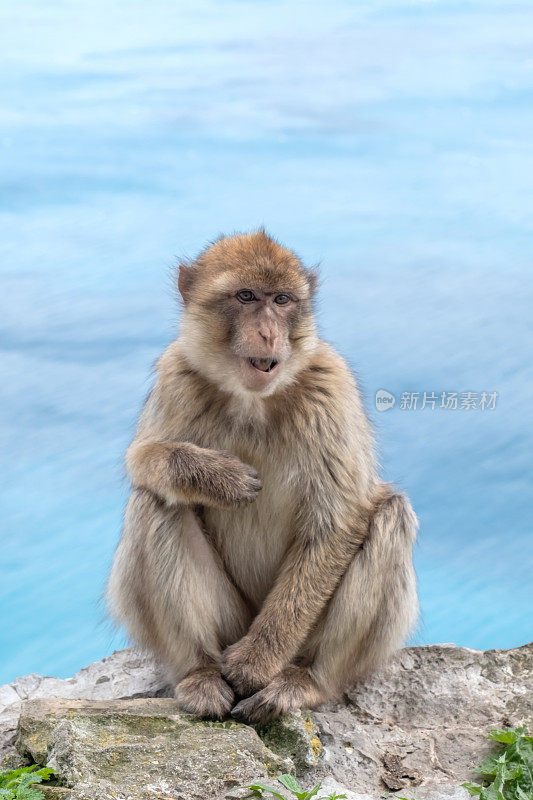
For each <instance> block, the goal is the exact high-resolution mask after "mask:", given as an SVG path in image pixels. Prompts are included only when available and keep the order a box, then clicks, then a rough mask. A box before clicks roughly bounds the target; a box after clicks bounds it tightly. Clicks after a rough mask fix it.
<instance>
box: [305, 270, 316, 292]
mask: <svg viewBox="0 0 533 800" xmlns="http://www.w3.org/2000/svg"><path fill="white" fill-rule="evenodd" d="M306 273H307V280H308V282H309V290H310V292H311V297H313V295H314V294H315V292H316V290H317V289H318V281H319V275H318V267H313V269H307V270H306Z"/></svg>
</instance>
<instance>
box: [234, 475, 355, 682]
mask: <svg viewBox="0 0 533 800" xmlns="http://www.w3.org/2000/svg"><path fill="white" fill-rule="evenodd" d="M323 477H324V483H322V485H321V486H320V487H319V486H315V487H312V486H310V487H309V489H310V491H309V494H308V497H307V498H306V501H305V503H304V504H303V510H302V511H301V513H300V514H299V518H298V520H297V530H296V537H295V539H294V542H293V544H292V546H291V548H290V549H289V551H288V553H287V556H286V558H285V561H284V563H283V566H282V569H281V573H280V575H279V577H278V579H277V581H276V583H275V585H274V587H273V588H272V590H271V592H270V593H269V595H268V596H267V598H266V600H265V602H264V604H263V607H262V608H261V610H260V612H259V614H258V615H257V617H256V618H255V620H254V621H253V623H252V625H251V626H250V628H249V631H248V633H247V634H246V636H244V637H243V638H242V639H241V640H240V641H239V642H237V643H236V644H235V645H233V646H232V647H230V648H229V649H228V650H227V651H226V653H225V663H224V666H223V670H222V672H223V674H224V675H225V677H227V678H228V680H229V681H230V683H231V684H232V685H233V686H234V688H236V689H237V691H238V692H240V693H241V694H244V695H246V694H249V693H251V692H254V691H256V690H258V689H260V688H262V687H263V686H265V685H266V684H267V683H269V682H270V680H271V679H272V678H273V677H274V676H275V675H276V674H277V673H278V672H279V671H280V670H281V669H283V668H284V667H285V666H287V665H288V664H289V663H290V661H291V660H292V659H293V658H294V657H295V656H296V655H297V653H298V651H299V650H300V648H301V646H302V645H303V643H304V642H305V639H306V638H307V635H308V634H309V632H310V630H311V628H312V626H313V625H314V623H315V622H316V621H317V620H318V618H319V616H320V613H321V612H322V610H323V609H324V607H325V605H326V603H327V601H328V600H329V598H330V597H331V595H332V594H333V592H334V591H335V589H336V587H337V585H338V583H339V581H340V579H341V577H342V575H343V574H344V572H345V571H346V569H347V567H348V565H349V563H350V562H351V560H352V558H353V556H354V554H355V552H356V550H357V549H358V547H359V546H360V544H361V542H362V541H363V539H364V537H365V535H366V531H367V527H368V511H365V509H364V508H363V506H362V505H359V506H357V507H356V508H352V509H349V508H348V507H347V506H346V504H344V503H343V502H342V498H341V497H340V496H339V488H338V487H336V486H335V485H330V484H331V483H332V481H331V479H330V481H329V482H328V481H326V479H325V476H323ZM332 498H334V499H333V502H332ZM321 504H322V507H321Z"/></svg>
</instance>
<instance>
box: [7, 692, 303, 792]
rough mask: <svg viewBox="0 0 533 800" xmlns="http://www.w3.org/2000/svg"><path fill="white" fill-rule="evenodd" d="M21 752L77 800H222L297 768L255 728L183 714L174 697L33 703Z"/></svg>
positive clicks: (21, 732) (22, 725) (27, 706)
mask: <svg viewBox="0 0 533 800" xmlns="http://www.w3.org/2000/svg"><path fill="white" fill-rule="evenodd" d="M17 747H18V749H19V752H20V753H21V754H22V755H25V756H29V757H30V758H31V759H32V760H33V761H35V762H37V763H39V764H44V763H47V764H48V765H49V766H50V767H52V768H53V769H54V770H55V773H56V776H57V777H58V779H59V780H60V781H61V782H62V783H64V784H66V786H68V787H72V789H73V790H72V793H71V795H70V797H71V798H72V800H74V799H76V800H78V798H79V800H81V798H84V800H101V798H102V797H108V796H111V797H116V798H126V797H128V798H130V797H132V798H139V800H141V799H142V800H154V798H158V797H161V798H163V797H164V798H176V797H177V798H184V800H185V798H190V799H191V800H196V798H202V800H203V798H205V797H223V796H224V795H225V794H226V792H227V791H228V790H229V789H231V788H232V787H234V786H239V785H241V784H243V783H247V782H249V781H251V780H252V779H253V778H258V777H260V778H268V776H269V775H270V776H271V775H273V774H276V773H279V772H280V771H281V772H287V771H289V770H294V764H293V763H292V761H291V760H290V759H283V758H281V757H279V756H277V755H276V754H275V753H273V752H272V751H271V750H269V749H268V748H267V747H266V746H265V744H264V743H263V742H262V741H261V739H260V738H259V736H258V735H257V733H256V732H255V730H254V729H253V728H251V727H249V726H247V725H241V724H238V723H236V722H233V721H227V722H218V723H216V722H205V721H202V720H199V719H197V718H195V717H192V716H190V715H188V714H180V713H179V712H178V711H177V708H176V703H175V701H174V700H170V699H159V698H157V699H149V700H127V701H126V700H114V701H107V702H102V701H90V700H89V701H87V700H58V699H53V700H28V701H26V702H25V703H24V706H23V711H22V714H21V717H20V722H19V728H18V737H17Z"/></svg>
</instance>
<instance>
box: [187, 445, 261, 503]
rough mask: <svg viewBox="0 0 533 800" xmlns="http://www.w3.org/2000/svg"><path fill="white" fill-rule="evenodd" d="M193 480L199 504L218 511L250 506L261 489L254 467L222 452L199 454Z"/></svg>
mask: <svg viewBox="0 0 533 800" xmlns="http://www.w3.org/2000/svg"><path fill="white" fill-rule="evenodd" d="M194 478H195V483H196V484H197V492H198V494H199V497H200V502H201V503H203V504H204V505H208V506H218V507H222V508H231V507H232V506H238V505H243V504H244V503H251V502H252V501H253V500H255V499H256V497H257V495H258V494H259V492H260V491H261V486H262V485H261V480H260V478H259V474H258V472H257V470H256V469H254V467H251V466H250V465H249V464H244V463H243V462H242V461H240V459H238V458H237V456H234V455H233V454H232V453H227V452H226V451H224V450H203V451H202V456H201V459H200V464H199V469H198V472H197V474H196V475H195V476H194ZM195 488H196V487H195Z"/></svg>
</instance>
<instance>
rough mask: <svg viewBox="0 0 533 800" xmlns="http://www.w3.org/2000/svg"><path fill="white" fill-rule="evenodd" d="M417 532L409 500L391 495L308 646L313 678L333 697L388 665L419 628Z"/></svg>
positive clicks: (375, 518) (380, 507) (372, 523)
mask: <svg viewBox="0 0 533 800" xmlns="http://www.w3.org/2000/svg"><path fill="white" fill-rule="evenodd" d="M416 530H417V519H416V516H415V514H414V512H413V510H412V508H411V505H410V503H409V501H408V500H407V498H406V497H405V496H403V495H400V494H393V495H391V496H390V497H388V498H387V499H386V500H385V501H384V502H383V503H382V504H381V505H380V506H379V507H378V508H377V509H376V511H375V512H374V516H373V517H372V519H371V522H370V529H369V535H368V538H367V539H366V540H365V542H364V544H363V546H362V548H361V549H360V550H359V551H358V552H357V554H356V555H355V557H354V559H353V560H352V563H351V564H350V566H349V568H348V570H347V571H346V574H345V575H344V577H343V579H342V581H341V583H340V584H339V587H338V589H337V591H336V592H335V594H334V596H333V597H332V599H331V602H330V603H329V605H328V608H327V609H326V613H325V615H324V618H323V619H322V621H321V624H320V625H319V626H318V628H317V630H316V631H315V633H314V635H313V637H312V640H311V641H310V642H309V645H308V653H307V655H308V657H311V659H312V663H311V666H310V672H311V675H312V676H313V677H314V678H315V680H316V681H317V682H318V684H319V685H320V686H322V687H324V689H325V690H326V691H327V693H328V694H329V695H330V696H331V695H334V694H335V693H337V692H340V691H342V689H343V688H344V687H345V686H346V685H348V684H350V683H353V682H354V681H355V680H357V679H359V678H361V677H363V676H364V675H365V674H367V673H369V672H370V671H371V670H373V669H375V668H376V667H378V666H379V665H380V664H382V663H383V662H385V661H386V660H387V659H388V658H389V656H390V655H392V653H393V652H394V651H395V650H396V649H397V648H398V647H400V646H401V645H402V644H403V642H404V641H405V639H406V638H407V636H408V635H409V632H410V631H411V630H412V628H413V627H414V625H415V623H416V620H417V616H418V597H417V590H416V575H415V571H414V567H413V559H412V550H413V544H414V541H415V538H416Z"/></svg>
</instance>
